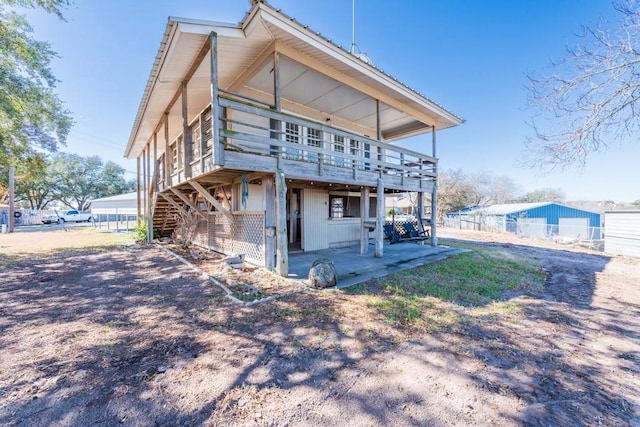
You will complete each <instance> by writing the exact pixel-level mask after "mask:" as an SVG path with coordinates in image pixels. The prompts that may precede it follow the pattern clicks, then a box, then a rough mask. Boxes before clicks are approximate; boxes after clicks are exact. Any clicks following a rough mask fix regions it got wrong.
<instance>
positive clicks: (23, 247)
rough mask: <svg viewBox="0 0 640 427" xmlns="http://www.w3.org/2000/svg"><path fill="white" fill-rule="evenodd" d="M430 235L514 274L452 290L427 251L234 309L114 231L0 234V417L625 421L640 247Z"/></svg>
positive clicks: (205, 421)
mask: <svg viewBox="0 0 640 427" xmlns="http://www.w3.org/2000/svg"><path fill="white" fill-rule="evenodd" d="M440 236H441V239H442V241H441V243H442V244H450V245H452V246H455V245H459V246H460V247H464V248H467V249H471V251H472V252H471V254H473V253H477V254H481V255H482V256H485V255H486V257H489V256H492V257H494V259H497V260H498V266H499V264H501V263H504V265H507V266H508V265H511V266H512V267H514V266H515V267H514V268H516V270H517V268H520V267H518V266H522V267H521V268H522V269H523V270H527V271H529V270H531V271H529V272H528V273H527V275H523V276H522V277H521V276H519V275H517V274H514V273H513V271H510V272H509V273H508V275H507V276H496V277H498V281H505V280H507V279H504V277H507V278H514V281H513V283H512V284H511V285H509V287H508V290H504V291H499V293H498V294H496V292H498V291H496V289H497V288H495V286H494V284H495V282H496V280H494V279H495V278H493V279H492V276H495V275H494V274H493V271H477V272H474V271H470V272H469V273H465V274H469V275H470V277H483V279H482V280H480V281H482V282H483V283H484V282H486V283H485V284H491V286H488V285H487V286H484V285H483V287H480V285H478V287H477V289H480V290H481V292H476V294H477V295H480V296H481V297H482V298H479V299H474V300H472V301H470V300H467V299H465V298H464V296H461V295H460V294H456V293H455V292H453V291H452V292H449V293H444V292H443V289H445V288H446V289H449V288H447V286H449V285H451V283H449V282H451V281H452V280H453V279H451V278H452V277H453V278H456V280H457V278H458V277H459V275H458V276H456V271H455V270H459V267H455V266H456V264H454V261H453V260H452V261H449V260H445V261H440V262H438V263H437V264H438V265H436V264H433V265H427V266H424V267H420V268H419V269H415V270H412V271H408V272H404V273H398V274H397V275H394V276H393V277H386V278H382V279H378V280H374V281H371V282H368V283H366V284H364V285H360V286H357V287H354V288H352V289H349V290H345V291H336V290H328V291H311V290H307V291H303V292H297V293H294V294H292V295H290V296H287V297H285V298H281V299H278V300H275V301H271V302H267V303H263V304H257V305H255V306H252V307H241V306H238V305H237V304H235V303H233V302H232V301H231V300H230V299H229V298H227V297H226V294H225V292H224V291H222V290H221V289H220V288H219V287H218V286H216V285H215V284H213V283H212V282H211V281H209V280H207V279H206V278H205V277H203V276H202V275H201V274H199V273H198V272H196V271H194V270H193V269H191V268H189V267H188V266H187V265H185V264H183V263H181V262H179V261H178V260H177V259H176V258H174V257H172V256H171V255H169V254H167V253H166V252H165V251H164V250H162V249H161V248H160V247H158V246H157V245H136V244H131V242H130V241H129V239H128V238H127V237H126V236H124V235H120V234H114V233H100V232H96V231H95V230H91V229H87V228H85V229H73V230H69V232H66V233H65V232H64V231H62V230H58V229H54V228H51V229H45V230H42V231H34V232H19V233H14V234H13V235H0V425H9V426H89V425H96V426H116V425H125V426H155V425H171V426H178V425H185V426H187V425H206V426H217V425H260V426H263V425H264V426H270V425H274V426H275V425H277V426H284V425H290V426H293V425H353V426H370V425H416V426H418V425H420V426H446V425H456V426H459V425H483V426H484V425H498V426H510V425H544V426H549V425H562V426H567V425H572V426H573V425H608V426H615V425H620V426H622V425H640V260H636V259H628V258H622V257H611V256H608V255H604V254H601V253H596V252H591V251H588V250H581V249H575V248H570V247H566V246H558V245H555V244H549V243H537V242H533V241H529V240H523V239H518V238H516V237H514V236H510V235H493V234H487V233H481V232H461V231H455V230H447V229H444V230H441V231H440ZM407 245H410V244H407ZM408 250H410V246H408ZM460 259H462V260H469V263H471V262H472V261H473V260H474V259H475V258H473V257H471V256H469V257H468V258H460ZM487 259H488V258H487ZM465 262H466V261H465ZM473 262H476V261H473ZM479 265H484V264H479ZM447 266H450V267H451V266H453V267H454V268H452V270H454V271H448V270H447ZM458 266H459V264H458ZM498 266H497V267H492V268H491V269H487V270H493V269H494V268H495V269H498V268H499V267H498ZM529 273H530V274H529ZM252 274H255V272H252ZM496 274H498V273H496ZM264 277H267V278H268V277H269V275H266V276H264ZM421 277H422V278H423V279H424V278H430V279H432V281H435V282H434V283H436V286H435V287H433V289H431V288H429V289H431V290H428V289H427V287H425V286H423V285H424V283H425V282H424V280H422V279H421ZM535 277H541V278H542V279H541V280H540V282H541V283H540V284H536V283H533V282H535ZM527 278H530V279H527ZM273 280H274V281H275V279H273ZM492 280H493V281H492ZM509 280H511V279H509ZM445 282H446V283H445ZM510 283H511V282H510ZM438 284H439V285H438ZM401 285H402V286H401ZM430 286H431V285H430ZM465 286H469V284H466V285H465ZM418 289H422V290H424V289H427V290H426V291H424V292H425V293H420V292H423V291H418ZM458 289H460V288H458ZM477 289H476V291H477ZM474 292H475V291H474ZM496 295H497V296H496Z"/></svg>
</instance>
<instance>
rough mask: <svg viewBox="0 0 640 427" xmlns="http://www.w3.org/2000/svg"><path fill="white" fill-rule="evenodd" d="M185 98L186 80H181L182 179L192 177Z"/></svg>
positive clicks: (191, 152) (191, 150)
mask: <svg viewBox="0 0 640 427" xmlns="http://www.w3.org/2000/svg"><path fill="white" fill-rule="evenodd" d="M188 105H189V104H188V99H187V82H182V152H183V156H182V158H183V159H184V160H183V163H182V171H183V174H184V179H189V178H192V176H191V161H193V145H192V144H191V132H190V130H189V110H188Z"/></svg>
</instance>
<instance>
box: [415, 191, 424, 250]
mask: <svg viewBox="0 0 640 427" xmlns="http://www.w3.org/2000/svg"><path fill="white" fill-rule="evenodd" d="M417 199H418V201H417V205H418V212H417V213H416V217H417V218H418V224H420V232H422V233H424V231H425V230H424V223H423V222H422V218H424V192H423V191H418V197H417ZM420 245H424V240H421V241H420Z"/></svg>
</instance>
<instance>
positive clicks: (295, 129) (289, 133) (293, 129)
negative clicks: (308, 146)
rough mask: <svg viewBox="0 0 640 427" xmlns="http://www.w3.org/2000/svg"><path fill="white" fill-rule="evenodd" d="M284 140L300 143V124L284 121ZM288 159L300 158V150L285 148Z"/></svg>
mask: <svg viewBox="0 0 640 427" xmlns="http://www.w3.org/2000/svg"><path fill="white" fill-rule="evenodd" d="M284 140H285V141H286V142H290V143H293V144H300V126H298V125H297V124H295V123H285V128H284ZM284 152H285V154H286V157H287V158H288V159H300V157H301V153H300V150H297V149H295V148H289V147H287V148H285V150H284Z"/></svg>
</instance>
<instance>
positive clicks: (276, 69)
mask: <svg viewBox="0 0 640 427" xmlns="http://www.w3.org/2000/svg"><path fill="white" fill-rule="evenodd" d="M273 107H274V110H275V111H277V112H280V111H281V104H280V56H279V55H278V51H276V50H274V51H273ZM269 128H270V129H271V132H270V135H269V136H270V138H271V139H280V132H279V130H280V120H276V119H269ZM270 153H271V155H272V156H277V158H278V160H277V162H278V163H277V164H278V167H280V163H281V162H282V147H278V146H276V145H272V146H271V147H270Z"/></svg>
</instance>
